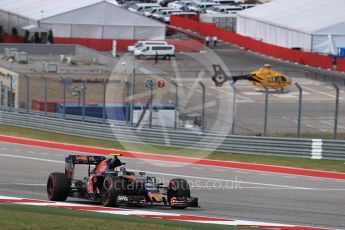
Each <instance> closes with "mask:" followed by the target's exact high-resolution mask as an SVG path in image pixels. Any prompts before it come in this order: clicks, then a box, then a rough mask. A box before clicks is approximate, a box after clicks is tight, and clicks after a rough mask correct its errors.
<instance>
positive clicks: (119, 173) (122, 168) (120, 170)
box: [118, 166, 127, 176]
mask: <svg viewBox="0 0 345 230" xmlns="http://www.w3.org/2000/svg"><path fill="white" fill-rule="evenodd" d="M126 174H127V171H126V168H125V167H123V166H121V167H120V169H119V172H118V176H125V175H126Z"/></svg>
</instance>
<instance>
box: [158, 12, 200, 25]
mask: <svg viewBox="0 0 345 230" xmlns="http://www.w3.org/2000/svg"><path fill="white" fill-rule="evenodd" d="M171 15H180V16H181V15H196V13H195V12H191V11H190V12H186V11H182V10H179V11H171V12H169V13H168V14H167V15H163V16H162V18H161V19H160V20H161V21H162V22H165V23H169V22H170V16H171Z"/></svg>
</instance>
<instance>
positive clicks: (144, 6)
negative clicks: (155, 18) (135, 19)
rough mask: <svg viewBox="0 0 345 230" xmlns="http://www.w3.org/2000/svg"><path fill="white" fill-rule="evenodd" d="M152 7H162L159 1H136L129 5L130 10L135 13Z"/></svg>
mask: <svg viewBox="0 0 345 230" xmlns="http://www.w3.org/2000/svg"><path fill="white" fill-rule="evenodd" d="M152 7H160V5H159V4H158V3H136V4H133V5H131V6H129V7H128V10H129V11H132V12H134V13H138V12H140V11H144V10H145V9H147V8H152Z"/></svg>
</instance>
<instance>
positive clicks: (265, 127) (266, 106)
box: [261, 84, 268, 136]
mask: <svg viewBox="0 0 345 230" xmlns="http://www.w3.org/2000/svg"><path fill="white" fill-rule="evenodd" d="M261 85H262V87H263V88H264V89H265V117H264V136H266V135H267V118H268V87H267V86H266V85H264V84H261Z"/></svg>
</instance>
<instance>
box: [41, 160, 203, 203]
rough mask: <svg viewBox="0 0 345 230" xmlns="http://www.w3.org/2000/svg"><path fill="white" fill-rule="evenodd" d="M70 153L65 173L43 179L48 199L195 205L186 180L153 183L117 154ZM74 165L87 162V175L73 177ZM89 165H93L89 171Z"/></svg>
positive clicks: (150, 178) (154, 181) (153, 178)
mask: <svg viewBox="0 0 345 230" xmlns="http://www.w3.org/2000/svg"><path fill="white" fill-rule="evenodd" d="M112 156H113V157H111V158H106V157H104V156H95V155H70V156H68V157H66V159H65V173H58V172H54V173H51V174H50V175H49V177H48V181H47V193H48V198H49V200H51V201H65V200H66V199H67V197H74V198H82V199H87V200H94V201H99V202H101V203H102V204H103V205H104V206H107V207H114V206H118V205H127V206H129V205H132V206H141V205H165V206H170V207H171V208H176V209H185V208H187V207H198V198H194V197H190V188H189V185H188V183H187V181H186V180H184V179H181V178H178V179H172V180H170V182H169V184H168V186H164V185H163V184H162V183H157V182H156V181H157V179H156V178H155V177H151V176H147V175H145V173H144V172H139V175H136V174H135V173H134V172H129V171H127V170H126V168H125V167H124V165H125V163H122V162H121V161H120V159H119V158H118V156H121V155H120V154H112ZM76 165H87V166H88V176H87V177H84V178H83V179H74V169H75V166H76ZM91 166H94V168H93V169H92V170H91Z"/></svg>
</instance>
